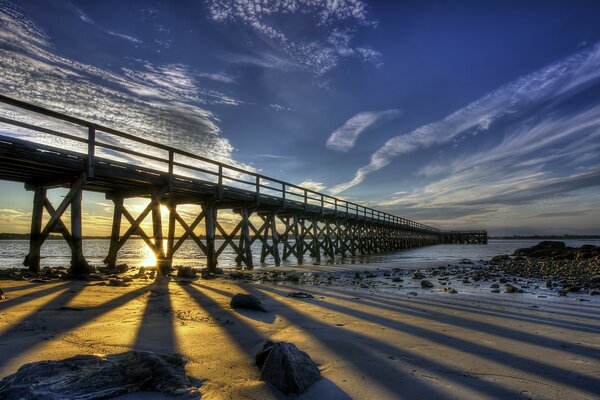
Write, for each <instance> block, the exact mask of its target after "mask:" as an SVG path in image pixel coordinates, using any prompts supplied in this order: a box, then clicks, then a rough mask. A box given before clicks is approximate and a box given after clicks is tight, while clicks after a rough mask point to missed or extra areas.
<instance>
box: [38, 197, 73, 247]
mask: <svg viewBox="0 0 600 400" xmlns="http://www.w3.org/2000/svg"><path fill="white" fill-rule="evenodd" d="M44 207H45V208H46V211H47V212H48V214H50V215H53V214H55V213H56V210H55V209H54V207H53V206H52V204H51V203H50V200H48V198H46V199H44ZM56 225H58V226H56V227H55V230H57V231H58V232H60V233H61V234H62V236H63V238H64V239H65V241H66V242H67V244H68V245H69V248H70V249H71V251H72V250H73V238H72V237H71V233H70V232H69V230H68V229H67V226H66V225H65V223H64V222H63V221H62V219H58V220H57V221H56Z"/></svg>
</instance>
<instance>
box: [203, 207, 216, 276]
mask: <svg viewBox="0 0 600 400" xmlns="http://www.w3.org/2000/svg"><path fill="white" fill-rule="evenodd" d="M203 207H204V227H205V234H206V267H207V268H208V272H210V273H215V272H217V255H216V252H215V220H216V219H217V209H216V208H215V206H214V205H213V203H205V204H204V205H203Z"/></svg>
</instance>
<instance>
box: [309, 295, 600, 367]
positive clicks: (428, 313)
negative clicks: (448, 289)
mask: <svg viewBox="0 0 600 400" xmlns="http://www.w3.org/2000/svg"><path fill="white" fill-rule="evenodd" d="M306 291H307V292H309V293H312V294H313V295H317V294H318V292H316V291H314V290H311V289H306ZM327 295H328V296H329V297H333V298H337V299H339V300H342V301H347V302H350V303H357V304H364V305H369V306H372V307H376V308H380V309H384V310H387V311H393V312H394V311H395V312H402V313H405V314H410V315H411V316H414V317H422V318H428V319H432V320H433V319H435V321H437V322H445V323H448V324H452V325H456V326H465V327H467V326H468V327H469V329H476V330H478V331H481V332H485V333H489V334H494V335H499V336H504V337H506V338H510V339H513V340H519V341H521V342H526V343H531V344H533V345H537V346H544V347H547V348H549V349H557V348H560V349H566V348H568V349H569V350H565V351H570V352H572V353H573V354H576V355H580V356H589V354H590V352H594V351H595V349H594V348H591V347H587V346H583V345H578V344H576V343H573V342H569V341H564V340H560V339H552V338H547V337H540V336H538V335H535V334H531V333H528V332H524V331H520V330H515V329H511V328H508V327H506V326H502V325H497V324H491V323H487V322H485V321H483V320H482V319H481V318H478V319H477V321H473V320H472V319H469V318H463V317H459V316H457V315H452V314H448V313H444V312H442V311H441V310H440V307H441V306H442V303H441V302H443V297H439V298H436V299H435V300H425V299H419V298H417V297H410V303H409V302H408V301H405V302H404V304H399V302H398V301H395V302H394V301H391V300H386V299H382V298H380V297H378V296H377V295H369V297H366V296H363V297H362V298H361V300H360V301H357V300H356V299H352V298H349V297H345V296H341V295H336V294H332V293H328V294H327ZM448 296H451V295H448ZM453 300H454V299H453ZM415 304H418V305H422V306H423V307H435V309H431V308H417V307H416V306H415ZM443 308H444V309H447V310H457V311H464V312H469V313H472V314H474V315H476V316H479V315H489V316H494V317H501V318H504V319H506V321H507V323H508V322H509V321H522V322H528V323H535V324H538V325H539V324H542V325H548V326H553V327H559V328H566V329H573V330H577V331H583V332H588V333H596V334H597V333H600V326H593V325H588V324H579V323H576V322H569V321H564V320H563V321H561V323H559V322H556V321H548V318H545V317H542V316H540V315H534V316H529V317H526V316H520V315H515V314H512V313H509V312H506V311H504V312H503V311H490V310H486V309H482V308H479V307H478V308H473V307H472V306H471V307H467V306H456V305H453V304H449V303H448V302H444V303H443ZM530 311H533V310H530Z"/></svg>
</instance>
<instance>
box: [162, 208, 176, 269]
mask: <svg viewBox="0 0 600 400" xmlns="http://www.w3.org/2000/svg"><path fill="white" fill-rule="evenodd" d="M167 208H168V209H169V227H168V232H167V252H166V253H167V256H166V259H165V263H166V264H167V265H168V266H169V269H171V267H173V255H174V253H175V251H174V250H175V221H176V219H175V217H176V216H177V203H175V202H173V201H170V202H169V204H168V205H167Z"/></svg>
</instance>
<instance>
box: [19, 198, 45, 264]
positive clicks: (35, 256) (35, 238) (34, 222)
mask: <svg viewBox="0 0 600 400" xmlns="http://www.w3.org/2000/svg"><path fill="white" fill-rule="evenodd" d="M45 200H46V189H45V188H43V187H42V186H36V187H35V192H34V194H33V211H32V212H31V229H30V233H29V254H27V256H25V260H24V261H23V265H25V266H26V267H28V268H29V270H30V271H31V272H35V273H38V272H40V250H41V248H42V243H43V242H44V241H43V239H42V219H43V217H44V202H45Z"/></svg>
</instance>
